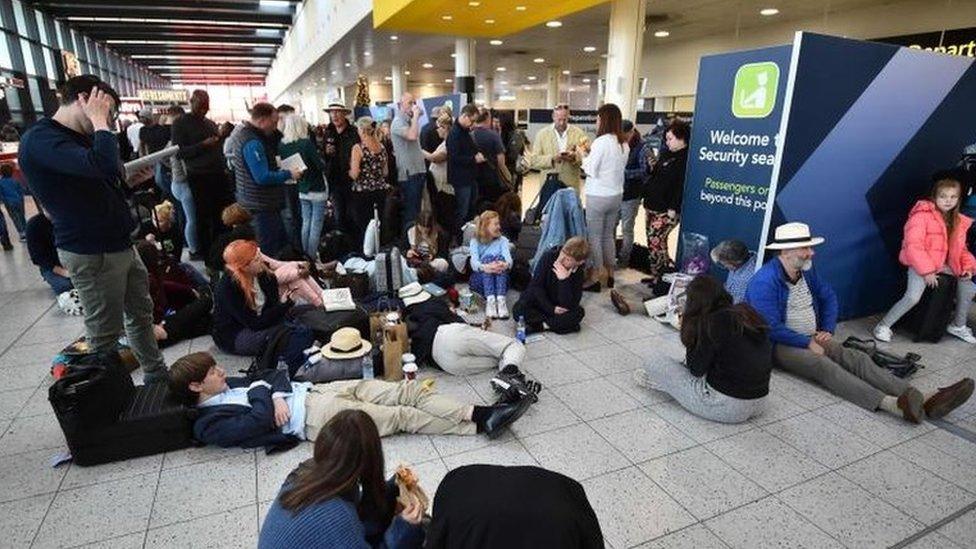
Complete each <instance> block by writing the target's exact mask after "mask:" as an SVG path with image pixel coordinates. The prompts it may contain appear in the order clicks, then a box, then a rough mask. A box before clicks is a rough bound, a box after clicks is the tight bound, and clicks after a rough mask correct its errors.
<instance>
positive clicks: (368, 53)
mask: <svg viewBox="0 0 976 549" xmlns="http://www.w3.org/2000/svg"><path fill="white" fill-rule="evenodd" d="M363 55H365V56H366V57H369V56H370V55H372V54H371V53H370V52H368V51H364V52H363Z"/></svg>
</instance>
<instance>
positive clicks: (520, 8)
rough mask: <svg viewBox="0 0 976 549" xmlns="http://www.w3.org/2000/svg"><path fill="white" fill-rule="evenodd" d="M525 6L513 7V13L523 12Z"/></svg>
mask: <svg viewBox="0 0 976 549" xmlns="http://www.w3.org/2000/svg"><path fill="white" fill-rule="evenodd" d="M525 9H526V8H525V6H515V11H525Z"/></svg>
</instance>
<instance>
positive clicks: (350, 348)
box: [322, 328, 373, 360]
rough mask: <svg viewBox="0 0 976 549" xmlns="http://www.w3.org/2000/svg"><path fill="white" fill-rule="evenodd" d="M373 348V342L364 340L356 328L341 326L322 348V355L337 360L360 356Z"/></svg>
mask: <svg viewBox="0 0 976 549" xmlns="http://www.w3.org/2000/svg"><path fill="white" fill-rule="evenodd" d="M372 349H373V344H372V343H370V342H369V341H365V340H363V336H362V335H360V334H359V330H357V329H356V328H339V329H338V330H336V331H335V332H333V334H332V337H331V338H329V344H328V345H326V346H325V347H323V348H322V356H324V357H325V358H331V359H335V360H343V359H347V358H359V357H361V356H364V355H365V354H366V353H368V352H370V351H371V350H372Z"/></svg>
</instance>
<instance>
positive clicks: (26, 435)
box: [0, 411, 65, 456]
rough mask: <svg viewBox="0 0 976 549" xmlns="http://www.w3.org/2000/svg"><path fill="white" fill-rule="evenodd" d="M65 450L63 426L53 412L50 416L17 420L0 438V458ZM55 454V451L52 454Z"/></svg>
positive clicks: (12, 422) (11, 423)
mask: <svg viewBox="0 0 976 549" xmlns="http://www.w3.org/2000/svg"><path fill="white" fill-rule="evenodd" d="M63 448H65V443H64V435H63V434H61V425H59V424H58V420H57V418H55V417H54V412H53V411H52V412H51V414H50V415H46V416H34V417H26V418H17V419H15V420H13V421H11V422H10V426H9V427H7V432H6V433H4V435H3V438H0V456H7V455H10V454H16V453H21V452H29V451H32V450H44V449H50V450H58V449H63ZM51 454H52V455H53V454H54V451H52V452H51Z"/></svg>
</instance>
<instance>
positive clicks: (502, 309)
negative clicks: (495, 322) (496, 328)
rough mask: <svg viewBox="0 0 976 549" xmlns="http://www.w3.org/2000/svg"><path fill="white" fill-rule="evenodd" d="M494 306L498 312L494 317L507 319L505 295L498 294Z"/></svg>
mask: <svg viewBox="0 0 976 549" xmlns="http://www.w3.org/2000/svg"><path fill="white" fill-rule="evenodd" d="M496 307H497V309H496V311H497V312H498V316H497V317H496V318H500V319H502V320H506V319H508V304H507V303H505V296H501V295H500V296H498V300H497V302H496Z"/></svg>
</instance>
